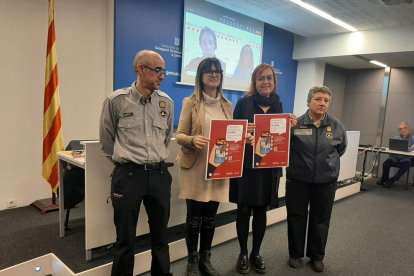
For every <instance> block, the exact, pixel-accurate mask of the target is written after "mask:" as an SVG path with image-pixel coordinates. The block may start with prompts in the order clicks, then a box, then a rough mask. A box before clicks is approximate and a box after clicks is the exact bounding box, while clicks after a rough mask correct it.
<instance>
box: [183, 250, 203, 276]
mask: <svg viewBox="0 0 414 276" xmlns="http://www.w3.org/2000/svg"><path fill="white" fill-rule="evenodd" d="M185 275H186V276H200V270H199V269H198V253H197V252H193V253H191V254H190V255H189V256H188V263H187V271H186V272H185Z"/></svg>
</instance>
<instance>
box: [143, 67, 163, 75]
mask: <svg viewBox="0 0 414 276" xmlns="http://www.w3.org/2000/svg"><path fill="white" fill-rule="evenodd" d="M142 66H144V67H145V68H147V69H150V70H152V71H154V72H155V73H156V74H157V76H158V77H161V76H162V75H164V76H165V70H161V69H159V68H155V69H154V68H151V67H148V66H146V65H144V64H142Z"/></svg>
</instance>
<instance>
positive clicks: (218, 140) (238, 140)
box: [206, 120, 247, 180]
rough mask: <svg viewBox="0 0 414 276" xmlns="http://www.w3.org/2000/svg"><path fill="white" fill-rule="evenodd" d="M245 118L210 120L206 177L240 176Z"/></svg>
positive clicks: (245, 130) (245, 129)
mask: <svg viewBox="0 0 414 276" xmlns="http://www.w3.org/2000/svg"><path fill="white" fill-rule="evenodd" d="M246 133H247V120H211V125H210V143H209V144H208V151H207V153H208V154H207V167H206V179H207V180H209V179H222V178H235V177H241V176H242V172H243V160H244V143H245V137H246Z"/></svg>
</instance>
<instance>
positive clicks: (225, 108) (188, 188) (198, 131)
mask: <svg viewBox="0 0 414 276" xmlns="http://www.w3.org/2000/svg"><path fill="white" fill-rule="evenodd" d="M222 85H223V70H222V68H221V63H220V61H219V60H218V59H217V58H214V57H209V58H206V59H204V60H203V61H201V62H200V64H199V66H198V69H197V75H196V79H195V91H194V93H193V94H192V95H191V96H190V97H187V98H185V99H184V101H183V105H182V106H183V108H182V110H181V115H180V122H179V124H178V129H177V135H176V139H177V143H178V144H179V145H181V146H182V148H181V151H180V153H179V155H178V157H177V161H178V163H179V164H180V174H179V175H180V195H179V198H181V199H185V200H186V205H187V219H186V224H185V240H186V244H187V250H188V264H187V270H186V274H185V275H188V276H196V275H200V272H201V274H202V275H219V274H218V272H217V270H216V269H214V267H213V266H212V264H211V262H210V256H211V253H210V250H211V242H212V240H213V236H214V231H215V222H216V214H217V209H218V207H219V203H220V202H229V180H228V179H215V180H205V172H206V165H207V164H206V163H207V149H208V147H207V143H209V142H210V139H209V138H208V137H209V136H210V123H211V120H213V119H222V120H226V119H233V106H232V103H231V102H230V101H229V100H228V99H226V98H225V97H224V95H223V89H222ZM247 138H249V139H250V140H249V141H250V142H253V141H252V136H251V135H249V137H247ZM199 235H200V251H199V252H200V254H198V253H197V247H198V237H199Z"/></svg>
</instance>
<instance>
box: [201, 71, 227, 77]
mask: <svg viewBox="0 0 414 276" xmlns="http://www.w3.org/2000/svg"><path fill="white" fill-rule="evenodd" d="M203 73H204V74H206V75H207V76H209V77H212V76H213V74H216V75H217V76H220V77H221V74H223V70H216V71H213V70H206V71H204V72H203Z"/></svg>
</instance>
